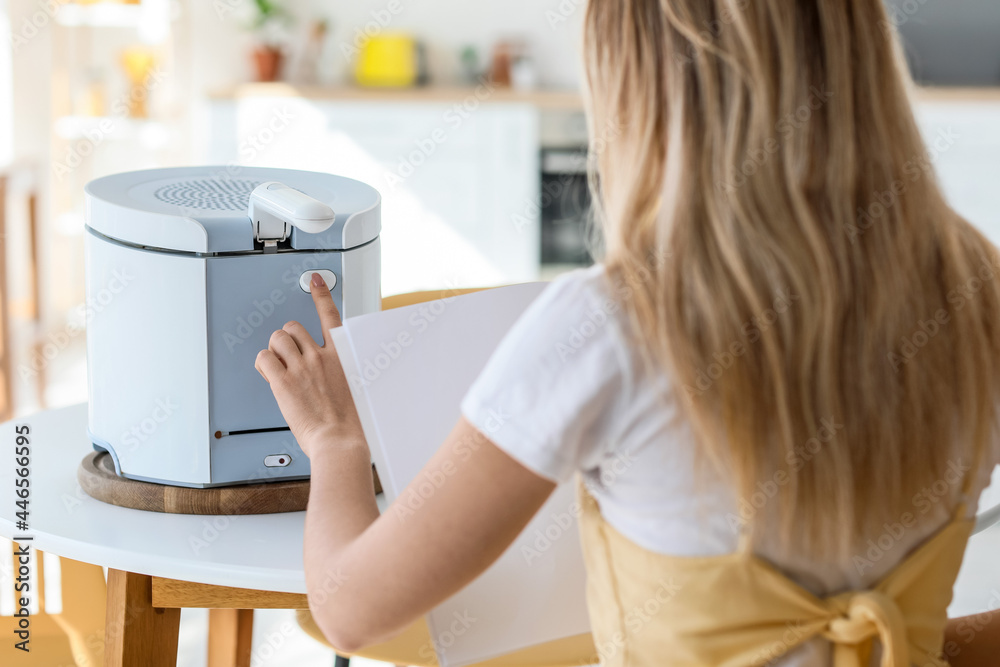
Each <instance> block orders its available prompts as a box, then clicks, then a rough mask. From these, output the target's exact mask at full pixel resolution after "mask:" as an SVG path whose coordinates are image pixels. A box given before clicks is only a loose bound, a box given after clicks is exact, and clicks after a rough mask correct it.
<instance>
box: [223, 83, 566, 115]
mask: <svg viewBox="0 0 1000 667" xmlns="http://www.w3.org/2000/svg"><path fill="white" fill-rule="evenodd" d="M208 97H209V99H212V100H227V99H240V98H245V97H299V98H303V99H310V100H322V101H330V102H334V101H345V102H350V101H354V102H406V103H412V102H445V103H447V102H461V101H463V100H465V99H468V98H478V99H479V100H480V101H481V102H506V103H519V102H520V103H524V104H531V105H534V106H536V107H539V108H542V109H557V110H582V109H583V100H582V99H581V98H580V94H579V93H578V92H577V91H574V90H545V89H542V90H530V91H521V90H514V89H511V88H494V89H492V90H491V89H490V88H488V87H487V86H486V85H485V84H484V85H482V86H479V87H476V86H424V87H417V88H360V87H357V86H299V85H295V84H290V83H247V84H241V85H237V86H232V87H229V88H224V89H221V90H216V91H212V92H210V93H209V95H208Z"/></svg>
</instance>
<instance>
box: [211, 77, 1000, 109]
mask: <svg viewBox="0 0 1000 667" xmlns="http://www.w3.org/2000/svg"><path fill="white" fill-rule="evenodd" d="M208 96H209V98H210V99H212V100H226V99H239V98H244V97H299V98H303V99H311V100H324V101H356V102H453V101H454V102H459V101H462V100H463V99H466V98H468V97H470V96H471V97H478V98H479V99H480V101H482V102H487V101H489V102H507V103H511V102H513V103H517V102H522V103H525V104H532V105H534V106H536V107H539V108H541V109H553V110H561V111H574V110H580V111H582V110H583V100H582V98H581V97H580V93H579V92H578V91H575V90H552V89H541V90H531V91H521V90H513V89H511V88H496V89H493V90H492V91H490V90H489V89H487V88H485V87H479V88H476V87H474V86H423V87H416V88H360V87H357V86H300V85H295V84H290V83H247V84H240V85H236V86H230V87H228V88H223V89H219V90H215V91H212V92H210V93H209V95H208ZM914 99H915V100H916V101H917V102H1000V86H997V87H984V88H943V87H917V88H916V90H915V91H914Z"/></svg>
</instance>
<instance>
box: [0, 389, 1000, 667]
mask: <svg viewBox="0 0 1000 667" xmlns="http://www.w3.org/2000/svg"><path fill="white" fill-rule="evenodd" d="M24 424H26V425H28V426H29V428H30V440H31V445H30V447H31V465H30V489H31V495H30V502H29V517H28V523H29V527H28V529H27V530H18V529H17V525H16V522H17V517H16V516H15V513H16V512H17V509H18V508H17V507H16V506H15V504H14V502H15V500H16V498H15V497H14V494H13V490H14V489H15V486H14V481H15V468H16V467H17V466H15V460H14V459H15V452H14V445H15V440H16V433H15V426H16V425H24ZM91 450H92V446H91V443H90V440H89V438H88V437H87V406H86V405H85V404H84V405H75V406H72V407H69V408H63V409H59V410H49V411H47V412H42V413H39V414H36V415H32V416H29V417H25V418H23V419H18V420H15V421H14V422H7V423H4V424H0V451H2V452H5V454H4V456H7V457H8V458H7V460H5V461H0V496H2V497H4V498H7V500H5V501H3V502H0V536H2V537H6V538H8V539H13V540H18V539H19V538H23V537H29V538H31V540H30V543H31V544H32V545H33V546H34V547H35V548H37V549H39V550H41V551H48V552H51V553H53V554H55V555H58V556H63V557H66V558H71V559H74V560H78V561H82V562H85V563H93V564H95V565H101V566H105V567H108V568H109V570H110V572H109V578H108V607H107V609H108V612H107V618H108V623H107V630H106V636H107V640H106V645H105V650H106V662H105V664H106V665H115V666H117V665H138V664H141V665H144V666H148V667H158V666H161V665H163V666H166V665H174V664H175V662H176V655H177V625H178V623H179V619H180V608H182V607H207V608H209V609H211V610H212V613H213V614H215V613H218V627H222V628H225V629H226V630H225V633H226V635H227V638H226V640H227V641H228V640H229V638H232V637H241V638H242V639H240V640H238V641H244V642H248V641H249V636H250V633H249V631H248V629H247V625H249V624H252V611H250V610H252V609H260V608H279V609H288V608H305V607H306V606H307V605H306V600H305V595H304V594H305V591H306V586H305V577H304V574H303V567H302V537H303V534H302V533H303V526H304V520H305V512H290V513H284V514H260V515H245V516H204V515H184V514H161V513H158V512H145V511H142V510H134V509H127V508H123V507H116V506H113V505H108V504H106V503H103V502H101V501H98V500H95V499H93V498H91V497H90V496H88V495H87V494H86V493H85V492H84V491H83V489H82V488H81V487H80V485H79V484H78V483H77V481H76V470H77V467H78V466H79V464H80V461H81V460H82V459H83V457H84V456H85V455H86V454H87V453H88V452H90V451H91ZM990 491H994V492H993V493H987V494H985V495H984V497H983V501H982V502H983V504H986V505H988V506H989V505H993V503H995V502H996V501H997V500H998V499H1000V498H998V497H997V496H998V494H997V493H996V492H995V491H996V489H991V490H990ZM380 501H381V497H380ZM380 505H381V503H380ZM383 509H384V507H383ZM998 521H1000V505H996V506H991V507H990V509H987V510H985V511H983V512H980V514H979V517H978V519H977V526H976V530H977V532H978V531H981V530H983V529H985V528H987V527H989V526H991V525H993V524H995V523H997V522H998ZM230 613H231V614H232V616H226V614H230ZM212 622H213V625H212V628H213V629H214V628H215V627H216V625H215V619H213V621H212ZM246 646H248V644H246ZM239 653H240V652H239V651H234V652H232V654H233V655H237V654H239ZM242 654H243V655H244V656H245V657H246V659H247V660H248V659H249V653H248V649H247V651H243V653H242ZM232 664H246V663H245V661H243V660H241V659H239V658H234V662H233V663H232Z"/></svg>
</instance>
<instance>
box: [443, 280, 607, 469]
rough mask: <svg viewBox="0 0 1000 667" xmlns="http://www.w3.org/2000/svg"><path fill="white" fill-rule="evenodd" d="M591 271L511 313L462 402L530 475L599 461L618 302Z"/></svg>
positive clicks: (478, 425) (483, 429) (604, 435)
mask: <svg viewBox="0 0 1000 667" xmlns="http://www.w3.org/2000/svg"><path fill="white" fill-rule="evenodd" d="M599 268H600V267H594V268H591V269H586V270H583V269H581V270H577V271H573V272H571V273H569V274H566V275H564V276H561V277H560V278H559V279H557V280H556V281H554V282H553V283H552V284H551V285H549V286H548V287H547V288H546V289H545V290H544V291H543V292H542V294H541V295H539V297H538V298H537V299H536V300H535V302H534V303H532V304H531V306H529V308H528V309H527V310H526V311H525V312H524V314H523V315H522V316H521V317H520V318H519V319H518V321H517V322H516V323H515V324H514V326H513V327H512V328H511V330H510V331H509V332H508V333H507V335H506V336H505V337H504V339H503V340H502V342H501V343H500V345H499V347H498V348H497V349H496V351H495V352H494V353H493V355H492V357H491V358H490V360H489V361H488V362H487V364H486V367H485V368H484V369H483V371H482V373H481V374H480V375H479V377H478V378H477V379H476V381H475V382H474V383H473V385H472V387H471V388H470V389H469V391H468V392H467V393H466V395H465V398H464V400H463V401H462V406H461V407H462V414H463V415H464V416H465V418H466V419H467V420H468V421H469V422H471V423H472V425H473V426H475V427H476V428H477V429H478V430H479V431H481V432H482V433H483V434H485V435H486V436H487V437H489V439H490V440H491V441H492V442H493V443H495V444H496V445H497V446H498V447H499V448H500V449H502V450H504V451H505V452H506V453H507V454H509V455H510V456H511V457H513V458H514V459H515V460H517V461H519V462H520V463H521V464H522V465H524V466H525V467H527V468H528V469H529V470H532V471H533V472H535V473H536V474H538V475H541V476H543V477H546V478H548V479H551V480H553V481H557V482H562V481H565V480H567V479H568V478H569V477H571V476H572V475H573V473H574V472H575V471H577V470H588V469H592V468H595V467H597V466H598V465H599V463H600V460H601V458H602V457H603V456H604V455H605V453H606V451H607V450H608V447H609V444H611V443H613V442H614V439H615V436H616V433H615V431H616V424H615V422H616V419H615V416H616V415H617V414H620V410H618V405H619V404H620V402H621V401H622V400H624V399H625V397H624V389H625V387H626V385H627V383H626V380H625V377H624V374H625V369H626V366H625V364H624V363H623V362H624V348H623V345H624V342H623V339H622V336H621V330H620V324H619V322H618V316H619V315H620V307H619V305H618V303H617V302H616V301H614V299H612V298H611V296H610V294H609V292H608V290H606V289H605V288H604V286H603V285H604V283H603V280H604V276H603V273H602V272H601V271H600V270H599Z"/></svg>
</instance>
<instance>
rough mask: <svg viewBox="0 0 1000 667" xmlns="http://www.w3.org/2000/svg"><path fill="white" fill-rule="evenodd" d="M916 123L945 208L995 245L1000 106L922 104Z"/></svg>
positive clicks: (999, 227)
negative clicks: (934, 172) (954, 212)
mask: <svg viewBox="0 0 1000 667" xmlns="http://www.w3.org/2000/svg"><path fill="white" fill-rule="evenodd" d="M917 120H918V122H919V123H920V128H921V131H922V132H923V134H924V139H925V140H926V142H927V145H928V148H929V150H930V152H931V157H932V159H933V160H934V167H935V169H936V171H937V175H938V180H939V181H940V183H941V186H942V188H943V189H944V193H945V196H946V197H947V198H948V202H949V203H950V204H951V205H952V206H953V207H954V208H955V210H957V211H958V212H959V213H960V214H961V215H962V216H964V217H965V218H966V219H967V220H968V221H969V222H971V223H972V224H974V225H976V226H977V227H979V229H981V230H982V231H983V233H984V234H986V236H987V237H989V239H990V240H991V241H993V243H995V244H997V245H1000V102H976V101H969V102H951V101H949V102H922V103H920V104H918V105H917Z"/></svg>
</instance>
